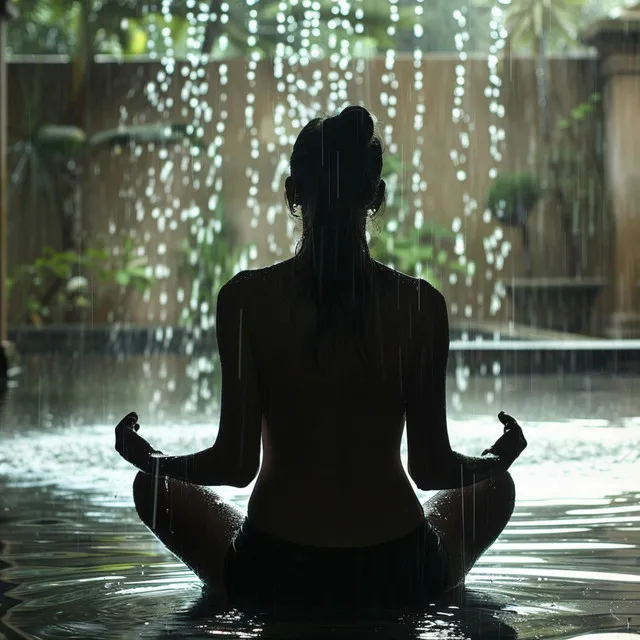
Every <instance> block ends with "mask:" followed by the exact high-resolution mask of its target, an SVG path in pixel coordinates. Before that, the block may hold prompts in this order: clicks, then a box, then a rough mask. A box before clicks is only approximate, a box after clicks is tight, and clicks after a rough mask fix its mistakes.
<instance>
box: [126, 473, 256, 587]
mask: <svg viewBox="0 0 640 640" xmlns="http://www.w3.org/2000/svg"><path fill="white" fill-rule="evenodd" d="M133 500H134V503H135V505H136V510H137V512H138V515H139V516H140V519H141V520H142V522H144V524H146V525H147V527H149V529H150V530H151V532H152V533H154V534H155V535H156V536H157V537H158V538H159V539H160V540H161V541H162V542H163V543H164V544H165V545H166V547H167V548H168V549H169V551H171V552H172V553H174V554H175V555H176V556H178V558H180V560H182V561H183V562H184V563H185V564H186V565H187V566H188V567H189V568H190V569H191V570H192V571H193V572H194V573H195V574H196V575H197V576H198V577H199V578H200V579H201V580H202V581H203V582H205V583H206V584H207V586H208V587H210V588H211V589H212V591H213V592H214V593H219V594H221V595H224V596H225V597H226V590H225V588H224V582H223V577H224V570H223V569H224V559H225V555H226V553H227V549H228V548H229V545H230V544H231V541H232V540H233V538H234V536H235V535H236V532H237V531H238V529H239V528H240V525H241V524H242V521H243V520H244V514H243V513H242V511H240V509H238V508H237V507H234V506H233V505H231V504H229V503H228V502H225V501H224V500H223V499H222V498H221V497H220V496H218V494H216V493H215V492H213V491H211V490H210V489H208V488H206V487H201V486H199V485H194V484H189V483H186V482H181V481H179V480H173V479H170V478H169V479H165V478H160V479H159V481H158V487H157V497H156V487H155V479H154V478H153V477H152V476H151V475H149V474H146V473H142V472H139V473H138V474H137V475H136V477H135V480H134V482H133ZM154 505H155V508H154ZM154 511H155V522H154Z"/></svg>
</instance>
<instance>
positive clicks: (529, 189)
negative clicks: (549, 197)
mask: <svg viewBox="0 0 640 640" xmlns="http://www.w3.org/2000/svg"><path fill="white" fill-rule="evenodd" d="M541 196H542V188H541V185H540V180H539V178H538V176H536V175H535V174H532V173H502V174H500V175H499V176H498V177H497V178H496V179H495V180H494V181H493V184H492V185H491V187H490V189H489V194H488V196H487V208H488V209H489V210H490V211H491V214H492V215H493V216H494V217H495V218H497V219H498V220H499V221H500V222H502V223H503V224H506V225H509V226H514V227H521V226H523V225H525V224H526V222H527V217H528V215H529V213H530V212H531V210H532V209H533V207H534V206H535V204H536V203H537V202H538V200H539V199H540V197H541Z"/></svg>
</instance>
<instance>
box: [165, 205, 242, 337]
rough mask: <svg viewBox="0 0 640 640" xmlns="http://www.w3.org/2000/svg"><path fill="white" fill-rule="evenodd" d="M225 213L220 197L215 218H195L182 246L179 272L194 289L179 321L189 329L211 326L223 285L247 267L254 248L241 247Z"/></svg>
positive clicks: (214, 213) (214, 214)
mask: <svg viewBox="0 0 640 640" xmlns="http://www.w3.org/2000/svg"><path fill="white" fill-rule="evenodd" d="M225 212H226V208H225V200H224V197H223V196H219V197H218V201H217V203H216V206H215V209H214V211H213V216H212V217H211V218H209V219H208V220H206V221H205V220H204V219H203V218H202V217H198V218H196V220H195V222H194V223H193V225H192V227H191V234H190V238H189V240H186V241H185V242H184V244H183V246H182V254H181V255H182V258H181V262H180V266H179V270H178V272H179V275H180V276H181V277H182V278H184V279H185V281H186V282H187V283H188V284H189V286H190V287H191V300H190V302H189V304H188V305H186V306H184V307H183V309H182V316H181V318H180V321H181V323H182V324H183V325H184V326H187V327H189V328H195V327H200V328H206V327H208V326H210V325H211V323H212V321H213V318H214V317H215V312H216V305H217V301H218V293H219V292H220V289H221V288H222V285H224V284H225V283H226V282H228V281H229V280H231V278H233V276H235V275H236V274H237V273H239V272H240V271H242V269H246V268H247V265H248V254H249V253H250V252H251V249H252V246H253V245H248V246H245V247H241V246H240V245H239V241H238V238H237V233H236V231H235V229H234V227H233V224H232V222H231V221H230V220H228V219H227V218H226V216H225Z"/></svg>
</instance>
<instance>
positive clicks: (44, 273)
mask: <svg viewBox="0 0 640 640" xmlns="http://www.w3.org/2000/svg"><path fill="white" fill-rule="evenodd" d="M95 280H98V281H100V282H103V283H105V284H107V285H111V286H115V287H120V288H122V289H126V288H133V289H135V290H136V291H138V292H140V293H144V292H145V291H146V290H147V289H148V288H149V287H150V286H151V285H152V283H153V281H154V280H153V277H152V276H151V275H150V274H149V273H148V271H147V259H146V257H145V256H137V255H136V252H135V250H134V246H133V240H132V239H131V238H129V237H124V238H123V239H122V245H121V247H120V248H119V250H118V251H117V253H116V252H114V251H108V250H106V249H92V248H88V249H85V250H84V251H82V252H77V251H56V250H55V249H53V248H52V247H44V249H43V250H42V254H41V255H40V257H38V258H37V259H36V260H35V261H34V262H33V263H31V264H22V265H19V266H17V267H16V268H15V269H13V271H12V273H11V275H10V277H9V278H8V279H7V295H8V296H10V295H11V293H12V291H13V289H14V287H17V286H18V285H19V287H20V288H19V291H18V292H17V295H16V296H15V300H13V302H14V303H17V305H18V314H19V317H21V318H23V321H24V322H25V323H26V324H28V325H33V326H36V327H41V326H43V325H46V324H50V323H52V322H56V321H58V322H59V321H61V320H64V319H67V318H68V317H69V315H70V314H74V315H75V316H76V319H80V318H81V317H82V313H81V310H82V309H88V308H90V307H91V306H92V304H93V303H94V300H93V299H92V291H93V289H94V287H93V285H94V284H95ZM103 292H104V291H103Z"/></svg>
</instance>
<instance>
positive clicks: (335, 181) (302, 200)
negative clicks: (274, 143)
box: [285, 106, 385, 233]
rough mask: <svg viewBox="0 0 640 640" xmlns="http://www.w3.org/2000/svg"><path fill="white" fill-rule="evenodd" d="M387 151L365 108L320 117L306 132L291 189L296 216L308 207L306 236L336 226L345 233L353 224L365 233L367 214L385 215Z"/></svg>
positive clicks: (297, 149) (294, 159)
mask: <svg viewBox="0 0 640 640" xmlns="http://www.w3.org/2000/svg"><path fill="white" fill-rule="evenodd" d="M382 152H383V149H382V140H381V139H380V137H379V136H378V135H376V133H375V127H374V122H373V119H372V117H371V114H370V113H369V112H368V111H367V110H366V109H365V108H364V107H359V106H351V107H347V108H346V109H344V110H343V111H342V112H341V113H339V114H338V115H336V116H333V117H325V118H314V119H313V120H311V121H310V122H309V123H308V124H307V125H306V126H305V127H304V128H303V129H302V131H300V134H299V135H298V138H297V140H296V142H295V144H294V146H293V152H292V153H291V176H290V177H289V178H287V180H286V183H285V190H286V197H287V203H288V205H289V209H290V211H291V212H292V214H293V215H294V216H295V213H293V212H294V211H295V210H296V208H297V206H298V205H299V206H300V207H301V208H302V220H303V233H304V232H307V231H308V230H310V229H311V228H318V227H321V226H334V225H331V222H333V223H334V224H337V225H339V226H340V227H342V228H343V230H344V231H346V228H347V227H350V226H352V225H353V226H355V227H356V228H361V227H362V226H363V224H364V223H365V221H366V214H367V211H373V212H377V211H379V209H380V207H381V205H382V203H383V202H384V196H385V183H384V180H382V179H381V173H382ZM295 217H297V216H295ZM363 233H364V231H363Z"/></svg>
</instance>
